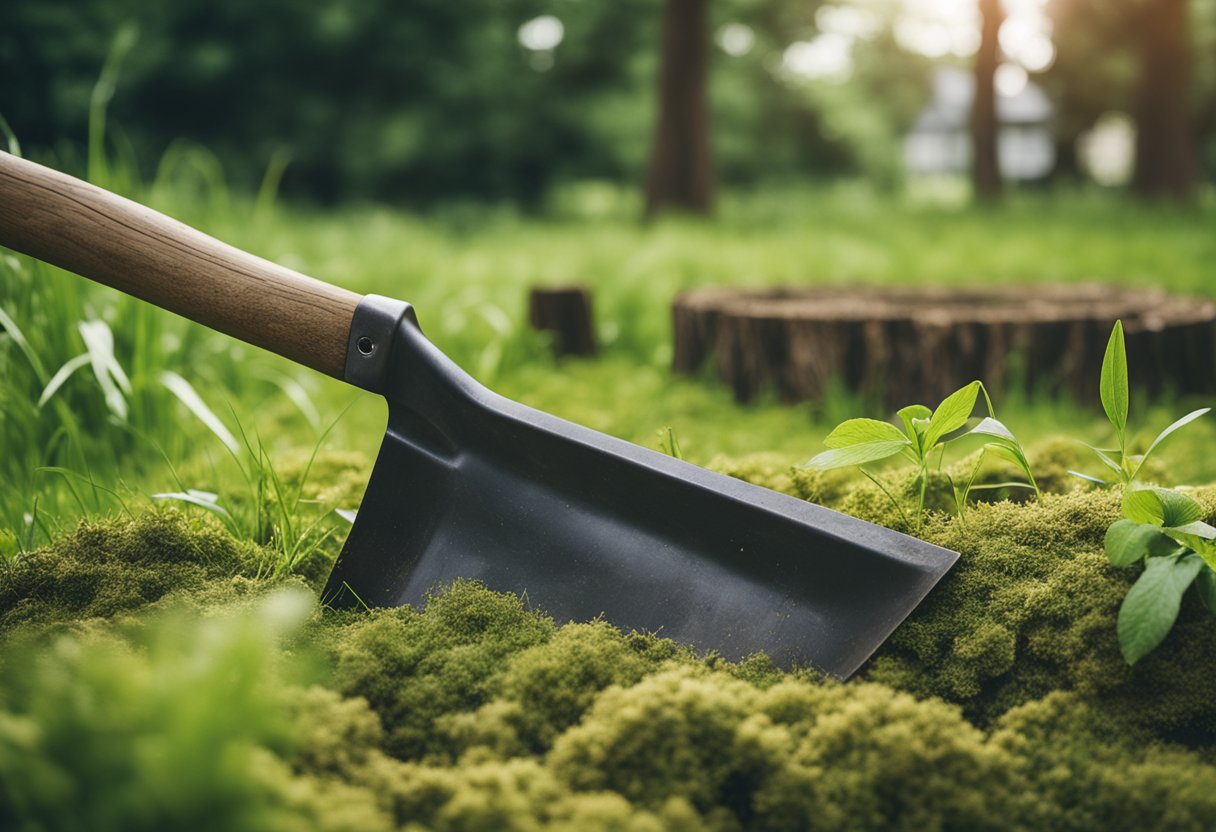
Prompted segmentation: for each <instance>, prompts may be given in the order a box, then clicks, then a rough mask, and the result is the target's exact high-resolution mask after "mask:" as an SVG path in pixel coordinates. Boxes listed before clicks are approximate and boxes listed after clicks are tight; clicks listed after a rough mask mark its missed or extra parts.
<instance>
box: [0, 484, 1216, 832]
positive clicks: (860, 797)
mask: <svg viewBox="0 0 1216 832" xmlns="http://www.w3.org/2000/svg"><path fill="white" fill-rule="evenodd" d="M745 469H746V470H745ZM775 472H776V469H775V468H773V467H771V466H770V467H769V468H766V469H765V468H762V469H755V468H749V467H748V466H743V467H741V468H739V469H737V473H740V474H746V475H747V476H749V477H752V476H754V477H756V478H757V479H761V478H763V477H784V479H783V480H781V483H782V484H783V485H784V487H786V488H788V489H790V490H792V491H796V492H797V491H799V490H800V489H801V490H802V492H801V493H811V492H814V493H816V494H820V495H824V494H828V493H829V492H830V489H829V487H828V484H827V483H826V482H825V481H824V480H822V479H820V478H818V477H809V476H808V477H806V478H804V479H801V480H800V479H799V477H800V476H802V475H801V474H799V473H796V472H795V473H791V472H789V471H788V470H787V471H786V472H785V473H784V474H778V473H775ZM799 483H801V484H799ZM831 483H832V484H831V488H837V485H838V483H837V481H836V480H832V481H831ZM940 485H941V484H940V483H939V482H938V481H937V480H936V479H935V480H934V481H933V482H932V483H931V486H932V489H931V491H932V492H933V493H937V494H940V493H941V491H940ZM877 493H878V492H877V490H876V489H874V487H873V486H872V485H868V484H865V483H864V482H863V483H861V484H859V485H857V486H856V487H845V486H840V487H839V489H838V490H837V491H836V496H835V498H834V499H835V505H837V506H850V507H852V508H854V509H859V507H866V506H869V507H870V509H869V510H872V511H873V512H874V513H875V514H876V515H878V514H881V513H882V512H883V511H889V506H888V509H883V508H882V507H881V506H882V502H883V501H885V498H883V500H882V501H880V500H876V499H873V498H874V496H875V494H877ZM1193 494H1194V496H1195V497H1196V499H1197V500H1198V501H1199V502H1200V503H1201V505H1203V506H1204V507H1205V509H1206V510H1208V511H1209V512H1210V513H1211V512H1213V511H1216V489H1207V490H1199V491H1195V492H1193ZM879 496H881V495H879ZM1117 511H1118V507H1117V499H1116V497H1115V495H1113V494H1112V493H1110V492H1106V491H1101V490H1084V489H1079V490H1075V491H1071V492H1068V493H1064V494H1056V495H1049V496H1047V497H1046V498H1045V499H1044V500H1043V501H1042V502H1034V501H1031V502H1027V503H1023V504H1016V505H1015V504H1012V503H1008V502H996V503H991V504H983V505H977V506H974V507H972V508H971V509H970V511H969V512H968V515H967V520H966V522H965V523H963V522H960V521H958V520H957V519H956V518H953V517H952V516H951V515H949V514H947V513H944V512H941V511H935V512H932V513H930V515H929V517H928V519H927V521H926V524H925V527H924V529H923V531H922V533H923V534H924V536H925V537H927V538H928V539H930V540H933V541H934V542H937V543H939V544H941V545H944V546H948V547H950V548H953V549H956V550H957V551H959V552H960V553H961V558H960V561H959V563H958V565H957V566H956V567H955V568H954V570H952V571H951V573H949V574H948V575H947V576H946V578H944V579H943V581H942V582H941V584H940V585H939V586H938V587H937V588H936V589H935V590H934V591H933V592H932V593H931V594H930V596H929V597H928V598H927V599H926V601H925V603H924V604H922V605H921V606H920V607H919V608H918V609H917V610H916V611H915V612H914V613H913V615H912V616H911V617H910V618H909V619H908V621H907V622H905V624H904V625H903V626H901V627H900V628H899V629H898V630H897V631H896V633H895V634H894V636H893V637H892V638H891V640H890V641H889V642H888V643H887V645H885V646H884V647H883V648H882V650H880V652H879V654H878V655H877V656H876V657H875V659H874V660H873V661H872V662H871V663H870V664H869V665H868V666H867V668H866V669H865V671H864V677H865V678H864V679H863V680H860V681H854V682H851V683H849V684H843V685H842V684H825V683H822V682H819V681H817V680H816V679H815V678H814V677H813V676H812V675H810V674H801V675H797V676H792V675H788V674H784V673H782V672H781V671H780V670H779V669H777V668H775V667H774V666H773V665H772V663H771V662H769V661H768V660H767V658H765V657H764V656H762V655H757V656H753V657H751V658H750V659H748V660H747V661H745V662H741V663H738V664H735V663H730V662H726V661H724V660H722V659H721V657H719V656H716V655H712V654H711V655H708V656H698V655H697V654H696V653H695V652H694V651H692V650H690V649H689V648H687V647H682V646H680V645H677V644H674V643H673V642H670V641H667V640H664V639H659V638H656V637H654V636H649V635H642V634H637V633H630V634H624V633H621V632H620V631H618V630H616V629H615V628H614V627H612V626H610V625H609V624H607V623H605V622H602V621H595V622H583V623H572V624H566V625H564V626H557V625H556V624H555V623H554V622H553V621H552V620H551V619H550V618H548V617H547V616H545V615H544V614H543V613H542V612H540V611H537V610H534V609H530V608H529V607H528V606H527V605H526V604H525V603H524V602H523V601H521V599H519V598H517V597H514V596H510V595H503V594H499V593H494V592H491V591H490V590H488V589H486V588H485V587H484V586H481V585H479V584H476V583H468V582H460V583H457V584H456V585H454V586H452V587H450V588H448V589H447V590H445V591H442V592H439V593H437V594H436V595H435V596H434V597H432V598H431V599H430V601H429V602H428V604H427V605H426V606H425V608H423V609H421V610H414V609H409V608H403V609H399V610H385V611H375V612H370V613H369V612H344V613H340V614H339V613H334V612H327V613H325V614H324V615H320V616H318V615H316V614H314V615H313V618H312V619H311V623H309V624H308V625H307V626H306V627H305V628H304V629H303V630H300V631H297V632H296V633H295V634H294V635H293V634H291V633H287V632H285V631H283V628H282V627H277V628H276V626H272V625H273V623H274V621H275V617H274V614H273V604H274V603H276V602H275V600H274V599H275V598H277V597H278V596H276V595H274V594H272V593H271V594H268V592H269V590H270V588H271V584H270V582H268V581H266V580H265V579H264V578H261V577H259V575H264V574H265V572H264V570H261V569H260V567H261V564H262V560H261V558H262V554H261V550H259V549H258V548H257V547H253V546H250V545H247V544H242V543H239V542H236V541H234V540H232V539H231V538H230V537H228V536H227V535H226V533H224V532H222V531H220V530H218V529H217V528H216V527H214V526H213V525H210V524H208V523H206V522H200V521H195V520H187V519H186V518H184V517H183V516H181V515H180V514H176V513H173V512H166V513H158V514H153V515H149V516H147V517H144V518H141V519H140V520H139V521H135V522H131V521H113V522H109V523H103V524H92V525H86V526H84V527H82V528H81V529H80V530H79V531H78V532H77V533H76V534H75V535H74V536H71V537H68V538H64V539H62V540H61V541H59V542H57V543H56V545H55V546H54V547H52V548H51V549H48V550H46V551H44V552H42V553H39V554H38V555H35V556H31V557H29V558H24V559H21V560H19V561H18V562H17V563H16V564H14V565H12V566H7V567H4V568H5V569H6V570H8V571H6V572H4V573H3V576H2V577H0V589H2V593H0V599H3V606H0V610H2V612H0V614H2V615H4V616H6V617H5V618H2V619H0V621H2V622H3V626H5V627H6V628H7V631H8V638H7V639H6V640H5V641H4V642H3V643H0V826H3V828H6V829H7V828H13V829H33V828H57V827H58V826H60V825H61V824H60V819H62V818H66V817H67V816H66V815H61V814H60V812H61V810H62V811H67V810H66V809H64V808H63V807H69V806H70V807H72V811H73V812H78V811H80V810H79V809H78V808H77V807H84V808H85V809H86V810H91V811H93V814H92V815H91V816H90V817H91V820H93V821H94V822H93V828H97V829H118V828H122V829H131V828H141V825H147V824H151V825H153V826H159V827H162V828H163V827H166V826H172V827H173V828H180V829H207V828H215V823H217V822H218V823H221V824H222V825H224V826H225V828H233V829H252V828H259V829H261V828H266V829H297V828H315V829H325V830H331V829H332V830H337V829H352V830H353V829H362V830H381V829H394V828H396V829H410V830H419V831H421V830H444V832H447V831H448V830H450V831H451V832H457V831H458V830H459V831H461V832H464V831H466V830H468V831H470V832H471V830H481V829H490V828H492V829H504V830H566V831H568V832H574V830H579V832H582V830H589V832H597V830H626V829H628V830H642V831H643V832H645V830H656V832H657V830H690V831H691V830H694V829H698V830H699V829H709V830H718V831H719V832H736V831H737V830H738V831H742V830H749V832H750V830H765V831H766V832H767V831H768V830H805V829H811V830H813V829H859V830H867V829H874V830H879V829H882V830H886V829H916V830H921V829H925V830H950V829H967V830H971V829H976V830H981V829H1035V830H1039V829H1044V830H1055V829H1061V830H1085V829H1093V828H1144V829H1153V828H1161V829H1196V830H1199V829H1210V828H1214V827H1216V792H1213V790H1212V789H1211V788H1210V783H1212V782H1216V766H1214V765H1213V759H1212V742H1213V737H1214V736H1216V731H1214V730H1213V728H1212V725H1213V720H1214V719H1216V715H1214V709H1216V706H1214V705H1213V700H1212V697H1211V696H1210V695H1209V693H1208V691H1209V689H1210V684H1209V682H1210V679H1211V678H1213V675H1216V644H1214V641H1216V640H1214V639H1213V637H1212V636H1213V619H1212V618H1210V617H1209V616H1206V615H1205V614H1204V613H1203V612H1202V611H1201V610H1200V609H1199V608H1198V606H1197V605H1195V604H1191V603H1190V602H1189V601H1188V603H1187V604H1186V605H1185V608H1184V611H1183V614H1182V616H1181V618H1180V621H1179V623H1178V625H1177V627H1176V628H1175V631H1174V632H1173V633H1171V634H1170V636H1169V638H1167V639H1166V642H1165V643H1164V644H1163V645H1162V646H1161V647H1160V648H1158V650H1157V651H1154V653H1152V654H1150V655H1149V657H1148V658H1146V659H1145V660H1144V661H1143V662H1142V663H1141V664H1139V665H1137V666H1136V668H1134V669H1130V668H1127V666H1126V665H1125V664H1124V663H1123V661H1122V658H1121V656H1120V655H1119V653H1118V649H1117V644H1116V641H1115V630H1114V616H1115V612H1116V610H1117V608H1118V604H1119V603H1120V601H1121V598H1122V595H1123V593H1124V592H1125V591H1126V589H1127V586H1128V585H1129V583H1130V581H1131V580H1133V578H1134V570H1116V569H1113V568H1111V567H1110V566H1109V565H1108V564H1107V562H1106V560H1105V556H1104V555H1103V554H1102V551H1101V545H1102V544H1101V541H1102V535H1103V532H1104V530H1105V527H1106V525H1107V524H1108V523H1109V522H1110V521H1111V520H1112V519H1113V518H1114V517H1115V516H1117ZM885 517H886V519H887V521H889V522H892V517H891V515H890V514H886V515H885ZM153 573H155V574H153ZM60 580H62V584H57V583H56V582H58V581H60ZM128 580H129V581H130V582H131V584H132V585H131V586H127V585H126V584H125V583H124V582H125V581H128ZM172 608H177V612H175V613H172V614H169V613H166V612H164V611H163V610H165V609H172ZM183 609H186V610H189V611H191V612H189V613H186V612H182V610H183ZM268 610H269V612H268ZM150 614H152V615H154V617H152V618H151V619H149V615H150ZM132 615H135V616H137V617H136V618H134V619H132V618H131V616H132ZM86 618H87V619H89V622H88V623H87V624H85V625H77V626H76V627H74V631H69V632H68V633H67V634H65V633H64V632H62V628H60V630H61V631H60V632H59V634H58V635H54V633H53V632H51V631H48V630H46V629H45V628H40V627H32V626H29V623H30V622H35V623H43V624H53V623H60V622H64V621H80V620H82V619H86ZM107 621H109V622H112V623H107ZM242 622H243V623H242ZM40 633H41V634H40ZM268 633H269V634H277V636H276V637H275V638H271V637H270V636H269V635H268ZM268 639H269V640H268ZM283 639H287V640H286V641H284V640H283ZM276 645H278V646H276ZM313 646H315V649H316V652H319V653H323V654H324V655H326V656H328V657H330V662H329V663H327V664H325V666H323V667H318V665H317V664H315V663H314V662H308V661H304V657H306V656H307V655H308V654H309V653H311V652H313V649H312V647H313ZM284 647H286V648H287V649H286V650H285V649H284ZM943 700H948V701H943ZM69 795H70V797H68V796H69ZM149 800H151V801H152V802H153V805H152V806H151V808H150V807H149V805H146V804H147V802H148V801H149ZM207 801H210V802H213V803H216V804H218V805H220V806H221V807H222V816H218V817H219V819H218V820H216V818H217V816H216V815H214V813H212V814H206V813H204V812H203V809H202V808H200V807H201V806H203V804H204V802H207ZM207 805H211V804H210V803H208V804H207ZM75 816H77V815H73V817H75ZM65 822H66V821H65Z"/></svg>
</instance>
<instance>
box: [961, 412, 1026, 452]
mask: <svg viewBox="0 0 1216 832" xmlns="http://www.w3.org/2000/svg"><path fill="white" fill-rule="evenodd" d="M971 432H972V433H979V434H983V435H984V436H995V437H997V438H998V439H1004V440H1005V441H1006V442H1010V443H1012V444H1014V445H1016V444H1017V443H1018V440H1017V438H1016V437H1014V435H1013V431H1011V430H1009V428H1007V427H1005V425H1004V424H1002V423H1001V422H999V421H997V420H996V419H993V418H992V417H991V416H986V417H984V418H983V419H981V420H980V423H979V424H978V425H976V426H975V427H973V428H972V429H971Z"/></svg>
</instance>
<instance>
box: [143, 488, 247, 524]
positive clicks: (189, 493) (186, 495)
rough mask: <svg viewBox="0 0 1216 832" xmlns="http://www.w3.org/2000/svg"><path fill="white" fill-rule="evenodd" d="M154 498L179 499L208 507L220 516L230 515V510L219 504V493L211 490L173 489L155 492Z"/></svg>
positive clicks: (208, 509) (200, 506)
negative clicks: (165, 491)
mask: <svg viewBox="0 0 1216 832" xmlns="http://www.w3.org/2000/svg"><path fill="white" fill-rule="evenodd" d="M152 499H153V500H177V501H179V502H182V503H189V504H190V505H194V506H198V507H199V508H205V509H207V511H210V512H213V513H214V514H218V515H219V516H220V517H224V518H227V517H228V516H229V515H228V512H227V511H225V510H224V509H223V508H222V507H221V506H220V505H219V503H217V502H216V500H217V499H218V495H217V494H213V493H212V492H210V491H198V490H196V489H193V488H191V489H188V490H186V491H173V492H167V493H164V494H153V495H152Z"/></svg>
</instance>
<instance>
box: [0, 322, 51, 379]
mask: <svg viewBox="0 0 1216 832" xmlns="http://www.w3.org/2000/svg"><path fill="white" fill-rule="evenodd" d="M0 328H3V329H4V331H5V332H7V333H8V335H9V337H10V338H12V339H13V343H14V344H16V345H17V349H19V350H21V354H22V355H24V356H25V360H26V361H28V362H29V364H30V367H31V368H32V369H33V370H34V374H35V375H36V376H38V381H39V382H40V383H42V384H44V385H45V384H46V383H47V379H46V369H45V368H44V367H43V365H42V359H40V358H39V357H38V353H36V352H34V348H33V347H31V346H30V342H29V339H28V338H26V337H25V333H24V332H22V331H21V327H19V326H17V322H16V321H14V320H13V319H12V317H11V316H10V315H9V314H8V313H7V312H5V311H4V309H3V307H0Z"/></svg>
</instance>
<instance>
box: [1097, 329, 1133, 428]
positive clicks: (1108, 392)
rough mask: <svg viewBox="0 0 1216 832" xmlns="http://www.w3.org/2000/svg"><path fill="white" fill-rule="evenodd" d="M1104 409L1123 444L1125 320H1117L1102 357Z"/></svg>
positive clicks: (1125, 420)
mask: <svg viewBox="0 0 1216 832" xmlns="http://www.w3.org/2000/svg"><path fill="white" fill-rule="evenodd" d="M1099 393H1100V395H1101V397H1102V409H1103V410H1105V411H1106V418H1107V419H1110V423H1111V424H1112V425H1114V426H1115V431H1116V432H1117V433H1118V434H1119V440H1120V441H1119V444H1120V445H1122V444H1123V432H1124V431H1125V430H1126V428H1127V347H1126V346H1125V345H1124V343H1123V321H1115V327H1114V329H1112V330H1111V332H1110V340H1109V341H1107V343H1106V355H1105V356H1104V357H1103V358H1102V379H1101V383H1100V385H1099Z"/></svg>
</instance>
